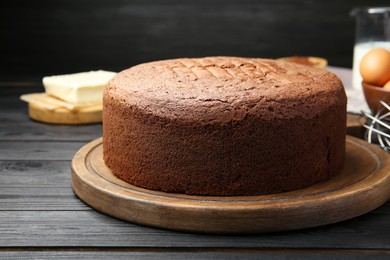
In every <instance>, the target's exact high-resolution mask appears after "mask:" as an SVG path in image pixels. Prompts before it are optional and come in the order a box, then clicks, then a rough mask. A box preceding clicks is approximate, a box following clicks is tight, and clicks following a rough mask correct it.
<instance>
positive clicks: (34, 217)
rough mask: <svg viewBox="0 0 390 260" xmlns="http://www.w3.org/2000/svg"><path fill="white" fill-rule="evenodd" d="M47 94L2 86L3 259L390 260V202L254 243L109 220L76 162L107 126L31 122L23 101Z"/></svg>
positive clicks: (0, 237)
mask: <svg viewBox="0 0 390 260" xmlns="http://www.w3.org/2000/svg"><path fill="white" fill-rule="evenodd" d="M41 91H43V88H42V87H41V86H36V87H32V86H24V87H23V86H21V85H19V84H16V85H15V86H11V85H9V84H3V85H2V86H0V258H18V259H19V258H28V259H31V258H37V259H42V258H61V257H62V258H71V259H79V258H93V259H98V258H102V259H107V258H114V259H120V258H130V257H133V258H166V259H183V258H187V259H195V258H206V259H232V258H234V259H236V258H252V259H257V258H259V257H260V256H261V257H264V258H266V259H277V258H289V259H301V258H302V257H310V258H313V259H329V257H331V258H330V259H345V258H354V259H355V258H357V259H366V258H367V257H369V256H375V257H378V258H383V259H389V258H390V202H388V203H386V204H385V205H383V206H382V207H380V208H378V209H376V210H374V211H372V212H370V213H368V214H366V215H363V216H360V217H357V218H355V219H352V220H348V221H344V222H340V223H337V224H332V225H328V226H322V227H317V228H310V229H306V230H299V231H293V232H282V233H274V234H259V235H250V236H244V235H243V236H228V235H223V236H222V235H205V234H191V233H180V232H173V231H167V230H160V229H155V228H150V227H145V226H139V225H135V224H132V223H127V222H123V221H121V220H118V219H115V218H111V217H108V216H106V215H103V214H101V213H99V212H97V211H95V210H93V209H91V208H90V207H88V206H87V205H85V204H84V203H83V202H82V201H80V200H79V199H78V198H77V197H76V196H75V195H74V193H73V191H72V188H71V182H70V160H71V158H72V157H73V155H74V154H75V152H76V151H77V150H78V149H79V148H80V147H82V146H83V145H84V144H86V143H87V142H89V141H91V140H93V139H95V138H98V137H100V136H101V131H102V130H101V125H100V124H96V125H86V126H59V125H47V124H42V123H38V122H34V121H32V120H30V119H29V117H28V115H27V105H26V104H25V103H23V102H22V101H19V96H20V95H21V94H23V93H32V92H41ZM389 188H390V187H389Z"/></svg>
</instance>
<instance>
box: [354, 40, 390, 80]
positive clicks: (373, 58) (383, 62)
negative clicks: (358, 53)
mask: <svg viewBox="0 0 390 260" xmlns="http://www.w3.org/2000/svg"><path fill="white" fill-rule="evenodd" d="M360 74H361V75H362V78H363V81H364V82H367V83H369V84H373V85H376V86H383V85H384V84H385V83H386V82H388V81H389V80H390V51H388V50H386V49H382V48H375V49H372V50H370V51H369V52H367V53H366V54H365V55H364V56H363V59H362V60H361V62H360Z"/></svg>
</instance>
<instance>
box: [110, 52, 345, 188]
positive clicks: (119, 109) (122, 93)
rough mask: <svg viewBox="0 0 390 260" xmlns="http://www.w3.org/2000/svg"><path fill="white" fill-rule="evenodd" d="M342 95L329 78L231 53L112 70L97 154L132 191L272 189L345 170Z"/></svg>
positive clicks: (316, 71) (300, 184) (312, 70)
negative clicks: (143, 189)
mask: <svg viewBox="0 0 390 260" xmlns="http://www.w3.org/2000/svg"><path fill="white" fill-rule="evenodd" d="M345 134H346V96H345V91H344V88H343V86H342V83H341V81H340V80H339V79H338V78H337V77H336V76H335V75H333V74H331V73H329V72H327V71H325V70H321V69H315V68H308V67H305V66H302V65H296V64H292V63H289V62H283V61H274V60H266V59H249V58H237V57H208V58H198V59H176V60H166V61H158V62H152V63H146V64H141V65H138V66H135V67H132V68H130V69H128V70H125V71H123V72H121V73H119V74H118V75H117V76H116V77H114V78H113V79H112V80H111V81H110V82H109V84H108V86H107V88H106V90H105V92H104V99H103V157H104V161H105V163H106V164H107V166H108V167H109V168H110V169H111V170H112V172H113V173H114V174H115V175H117V176H118V177H120V178H122V179H124V180H125V181H127V182H129V183H131V184H134V185H136V186H140V187H144V188H148V189H154V190H162V191H166V192H177V193H187V194H197V195H224V196H237V195H260V194H270V193H278V192H283V191H288V190H294V189H299V188H303V187H306V186H309V185H311V184H314V183H316V182H319V181H323V180H327V179H329V178H330V177H331V176H333V175H335V174H337V173H338V172H339V171H340V170H341V169H342V167H343V164H344V155H345Z"/></svg>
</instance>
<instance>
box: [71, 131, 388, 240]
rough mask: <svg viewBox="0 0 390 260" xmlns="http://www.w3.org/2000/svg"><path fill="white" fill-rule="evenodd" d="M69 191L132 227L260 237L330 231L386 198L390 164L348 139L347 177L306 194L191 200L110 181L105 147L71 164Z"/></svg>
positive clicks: (96, 145) (93, 146)
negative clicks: (330, 227) (312, 229)
mask: <svg viewBox="0 0 390 260" xmlns="http://www.w3.org/2000/svg"><path fill="white" fill-rule="evenodd" d="M72 185H73V190H74V192H75V193H76V194H77V196H78V197H79V198H80V199H81V200H83V201H84V202H85V203H87V204H88V205H90V206H91V207H93V208H95V209H96V210H98V211H101V212H103V213H105V214H107V215H110V216H113V217H116V218H119V219H122V220H126V221H130V222H133V223H138V224H143V225H148V226H153V227H159V228H165V229H173V230H181V231H191V232H206V233H260V232H273V231H285V230H294V229H301V228H308V227H314V226H319V225H325V224H330V223H335V222H338V221H342V220H347V219H351V218H354V217H356V216H359V215H362V214H365V213H367V212H369V211H371V210H373V209H375V208H377V207H379V206H380V205H382V204H383V203H385V202H386V201H387V200H388V199H389V198H390V156H389V155H388V154H387V153H386V152H384V151H382V150H381V149H379V148H377V147H376V146H374V145H371V144H368V143H367V142H365V141H363V140H360V139H357V138H354V137H350V136H347V149H346V161H345V167H344V170H343V171H342V172H341V173H340V174H338V175H337V176H335V177H334V178H332V179H331V180H329V181H326V182H322V183H319V184H315V185H312V186H310V187H308V188H304V189H300V190H296V191H291V192H285V193H279V194H271V195H263V196H237V197H214V196H191V195H184V194H175V193H164V192H159V191H153V190H147V189H142V188H139V187H136V186H133V185H130V184H128V183H126V182H124V181H122V180H120V179H118V178H117V177H115V176H114V175H113V174H112V173H111V171H110V169H109V168H108V167H107V166H106V165H105V164H104V161H103V159H102V139H101V138H100V139H97V140H95V141H93V142H91V143H89V144H87V145H85V146H84V147H83V148H81V149H80V150H79V151H78V152H77V153H76V154H75V156H74V158H73V160H72Z"/></svg>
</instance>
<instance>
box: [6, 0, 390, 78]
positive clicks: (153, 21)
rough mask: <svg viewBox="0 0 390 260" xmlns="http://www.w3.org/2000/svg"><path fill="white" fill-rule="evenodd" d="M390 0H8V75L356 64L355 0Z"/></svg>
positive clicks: (375, 0) (377, 0)
mask: <svg viewBox="0 0 390 260" xmlns="http://www.w3.org/2000/svg"><path fill="white" fill-rule="evenodd" d="M384 5H390V2H389V0H386V1H384V0H358V1H356V0H336V1H335V0H316V1H310V0H290V1H289V0H262V1H255V0H239V1H236V0H224V1H223V0H166V1H164V0H127V1H126V0H30V1H26V0H23V1H21V0H12V1H1V3H0V7H1V10H0V32H1V41H0V48H1V58H0V59H1V63H0V65H1V73H0V81H3V82H4V81H6V82H7V81H8V82H11V81H37V82H39V81H40V80H41V78H42V77H43V76H46V75H53V74H63V73H72V72H80V71H87V70H94V69H105V70H112V71H120V70H123V69H125V68H127V67H130V66H132V65H135V64H138V63H142V62H147V61H151V60H159V59H168V58H176V57H200V56H209V55H230V56H245V57H266V58H278V57H282V56H291V55H311V56H322V57H325V58H327V59H328V60H329V64H330V65H332V66H341V67H351V66H352V54H353V44H354V33H355V20H354V18H353V17H351V16H350V15H349V12H350V11H351V9H352V8H353V7H355V6H384Z"/></svg>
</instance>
